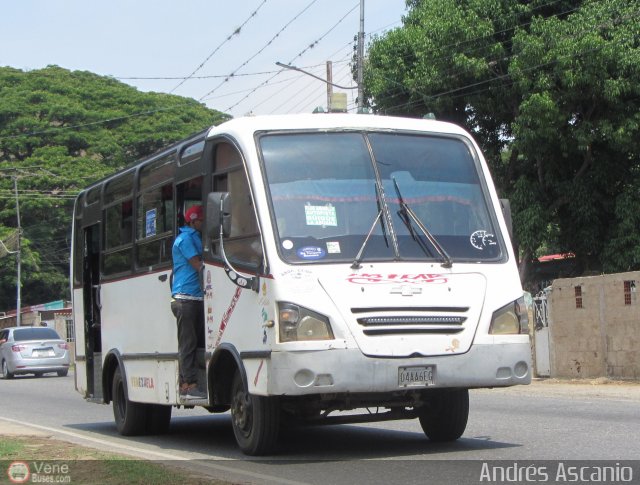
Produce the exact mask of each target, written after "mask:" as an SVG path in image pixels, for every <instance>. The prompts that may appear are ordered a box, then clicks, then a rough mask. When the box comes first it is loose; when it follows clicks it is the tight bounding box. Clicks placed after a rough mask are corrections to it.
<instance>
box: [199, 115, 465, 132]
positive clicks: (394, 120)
mask: <svg viewBox="0 0 640 485" xmlns="http://www.w3.org/2000/svg"><path fill="white" fill-rule="evenodd" d="M333 129H354V130H357V129H374V130H406V131H423V132H432V133H448V134H459V135H468V133H467V132H466V131H465V130H464V129H463V128H461V127H459V126H457V125H454V124H452V123H447V122H443V121H436V120H432V119H420V118H401V117H396V116H378V115H364V114H342V113H327V114H325V113H317V114H295V115H264V116H247V117H243V118H235V119H232V120H229V121H226V122H224V123H222V124H220V125H218V126H214V127H212V128H211V129H210V130H209V133H208V134H207V138H210V137H213V136H216V135H220V134H223V133H245V134H246V133H247V132H249V133H251V132H258V131H268V130H333Z"/></svg>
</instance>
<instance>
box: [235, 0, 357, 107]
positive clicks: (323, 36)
mask: <svg viewBox="0 0 640 485" xmlns="http://www.w3.org/2000/svg"><path fill="white" fill-rule="evenodd" d="M358 6H359V3H357V4H356V5H354V7H353V8H351V9H350V10H349V11H348V12H347V13H346V14H345V15H344V16H343V17H342V18H341V19H340V20H338V22H336V23H335V24H334V25H333V26H332V27H331V28H330V29H329V30H328V31H327V32H325V33H324V34H323V35H322V36H321V37H320V38H319V39H317V40H315V41H314V42H312V43H311V44H309V46H308V47H307V48H305V49H304V50H303V51H302V52H299V53H298V54H297V55H296V56H294V57H293V58H292V59H291V60H289V61H288V62H287V64H292V63H293V62H294V61H295V60H296V59H298V58H299V57H301V56H302V55H304V53H305V52H307V51H308V50H309V49H311V48H313V47H315V46H316V45H317V44H318V43H319V42H320V41H321V40H322V39H324V38H325V37H326V36H327V35H328V34H329V33H330V32H331V31H333V30H334V29H335V28H336V27H337V26H338V25H340V24H341V23H342V21H343V20H344V19H345V18H347V16H348V15H349V14H350V13H351V12H353V11H354V10H355V9H356V8H357V7H358ZM285 70H286V69H282V70H281V71H279V72H278V73H276V74H274V75H273V76H271V77H270V78H269V79H267V80H266V81H264V82H262V83H261V84H260V85H258V86H257V87H256V88H255V90H254V91H252V92H250V93H249V94H247V95H246V96H244V97H243V98H242V99H240V100H239V101H238V102H236V103H235V104H233V105H231V106H229V107H228V108H227V109H226V110H225V112H229V111H230V110H231V109H233V108H235V107H236V106H238V105H239V104H240V103H241V102H242V101H244V100H245V99H247V98H249V97H250V96H251V95H252V94H253V93H254V92H255V91H256V90H257V89H258V88H259V87H261V86H264V85H267V84H269V83H270V82H271V81H272V80H273V79H275V78H276V77H277V76H278V75H279V74H280V73H281V72H284V71H285Z"/></svg>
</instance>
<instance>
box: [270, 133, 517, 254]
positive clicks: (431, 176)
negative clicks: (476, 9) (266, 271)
mask: <svg viewBox="0 0 640 485" xmlns="http://www.w3.org/2000/svg"><path fill="white" fill-rule="evenodd" d="M259 146H260V150H261V155H262V161H263V164H264V170H265V174H266V179H267V182H268V191H269V196H270V199H271V204H272V210H273V223H274V226H275V228H276V235H277V237H278V248H279V251H280V255H281V257H282V258H283V259H284V260H285V261H287V262H290V263H301V262H314V261H318V262H338V261H345V262H347V261H348V262H351V261H354V259H355V258H356V256H357V255H358V253H359V251H360V250H361V249H362V248H363V245H364V246H365V247H364V250H363V254H362V259H363V260H364V261H388V260H407V261H409V260H411V261H415V260H426V261H441V260H442V254H441V253H442V252H443V251H438V248H436V247H434V245H433V244H432V243H431V242H430V241H429V239H428V238H427V237H426V234H425V233H424V231H421V230H420V229H419V228H418V225H417V224H416V223H415V220H413V219H412V218H410V217H408V216H407V211H406V210H405V209H406V208H408V209H410V211H411V212H412V215H413V216H415V217H416V218H417V219H418V220H419V221H420V223H421V224H422V225H423V226H424V227H425V228H426V229H427V230H428V232H429V233H430V234H431V235H433V237H434V238H435V239H436V243H438V244H439V246H440V249H443V250H444V252H445V253H446V254H447V255H448V256H450V257H451V259H452V260H453V261H454V262H472V261H473V262H476V261H500V260H502V259H503V258H504V257H505V254H506V251H505V250H504V243H503V239H502V237H501V236H500V234H499V233H498V228H497V224H496V219H495V216H494V214H493V213H492V209H491V205H490V204H489V203H487V200H488V196H487V194H486V193H485V189H484V186H483V183H482V177H480V175H479V173H478V171H479V167H480V165H479V163H477V161H476V160H475V158H474V156H473V148H472V147H471V145H469V144H467V143H465V142H464V141H463V140H462V139H460V138H457V137H450V136H438V135H424V134H414V133H395V132H394V133H391V132H371V133H361V132H315V133H274V134H265V135H263V136H261V137H260V139H259ZM403 208H405V209H403ZM381 211H382V212H383V213H381ZM368 235H370V237H369V239H368V240H367V236H368ZM365 240H366V244H364V242H365Z"/></svg>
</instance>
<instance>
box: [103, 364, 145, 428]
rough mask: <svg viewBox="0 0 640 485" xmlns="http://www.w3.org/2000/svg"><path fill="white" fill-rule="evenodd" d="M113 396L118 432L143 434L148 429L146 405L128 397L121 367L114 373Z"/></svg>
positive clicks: (114, 415)
mask: <svg viewBox="0 0 640 485" xmlns="http://www.w3.org/2000/svg"><path fill="white" fill-rule="evenodd" d="M111 389H112V391H111V398H112V400H113V417H114V419H115V422H116V428H117V429H118V433H120V434H121V435H123V436H136V435H141V434H143V433H144V432H145V431H146V424H147V420H146V416H145V405H144V404H141V403H137V402H132V401H130V400H129V398H128V397H127V392H126V390H125V388H124V382H123V379H122V373H121V372H120V367H118V368H117V369H116V372H115V374H114V375H113V383H112V387H111Z"/></svg>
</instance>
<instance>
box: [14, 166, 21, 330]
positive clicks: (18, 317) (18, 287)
mask: <svg viewBox="0 0 640 485" xmlns="http://www.w3.org/2000/svg"><path fill="white" fill-rule="evenodd" d="M12 178H13V191H14V193H15V195H16V218H17V221H18V248H17V249H18V250H17V251H16V252H17V254H16V258H17V263H18V282H17V283H16V326H17V327H19V326H21V324H22V314H21V312H20V310H21V309H22V254H21V241H20V240H21V239H22V227H21V226H20V201H19V199H18V176H17V175H14V176H13V177H12Z"/></svg>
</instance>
